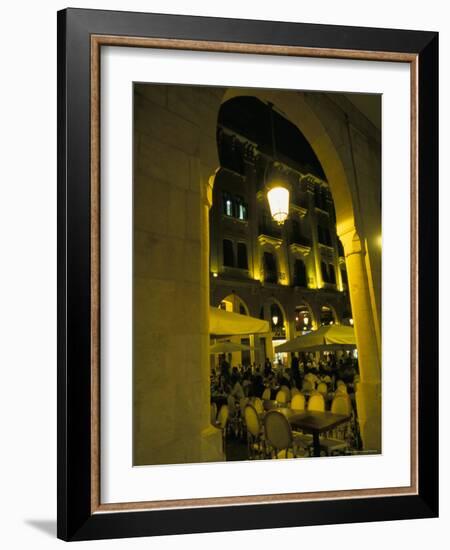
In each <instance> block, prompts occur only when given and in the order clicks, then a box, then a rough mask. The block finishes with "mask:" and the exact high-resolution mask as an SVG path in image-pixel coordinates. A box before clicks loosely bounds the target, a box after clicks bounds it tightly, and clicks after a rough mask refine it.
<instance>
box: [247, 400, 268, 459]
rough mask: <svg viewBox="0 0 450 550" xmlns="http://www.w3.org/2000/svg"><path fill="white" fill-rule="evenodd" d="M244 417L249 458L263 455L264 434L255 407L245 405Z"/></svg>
mask: <svg viewBox="0 0 450 550" xmlns="http://www.w3.org/2000/svg"><path fill="white" fill-rule="evenodd" d="M244 419H245V426H246V428H247V447H248V454H249V458H256V457H263V456H264V455H265V444H264V434H263V430H262V426H261V422H260V420H259V415H258V413H257V411H256V409H255V407H253V406H252V405H246V406H245V409H244Z"/></svg>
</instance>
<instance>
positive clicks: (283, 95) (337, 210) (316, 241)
mask: <svg viewBox="0 0 450 550" xmlns="http://www.w3.org/2000/svg"><path fill="white" fill-rule="evenodd" d="M243 96H244V97H245V98H246V100H247V103H248V105H250V104H251V103H252V102H254V100H255V98H256V99H257V100H259V101H260V102H261V103H263V104H266V105H273V106H275V108H276V110H277V112H278V113H281V112H282V113H283V115H284V117H285V118H286V119H288V120H289V121H290V122H291V123H292V125H293V126H295V127H297V128H298V129H299V130H300V131H301V134H302V135H303V136H304V138H305V141H306V142H307V143H308V145H309V146H310V147H311V150H312V152H313V157H314V158H315V159H317V162H318V164H319V165H320V167H321V168H322V170H323V175H324V176H325V177H324V183H325V184H326V185H321V186H315V187H314V186H313V189H314V190H313V195H314V198H313V204H314V209H315V211H316V212H317V224H316V227H315V229H314V231H313V233H312V237H313V238H312V242H311V243H310V244H311V250H312V252H313V254H311V259H312V261H311V264H312V265H311V267H312V269H311V270H308V271H307V277H308V287H309V288H322V289H324V290H327V291H328V290H332V289H336V291H339V292H343V291H345V290H348V296H349V297H350V300H351V306H350V309H351V310H352V317H351V319H352V322H353V326H354V329H355V334H356V341H357V346H358V359H359V370H360V373H361V383H360V384H359V386H358V387H359V395H358V396H357V403H358V409H359V411H360V413H361V414H360V422H361V431H362V437H363V440H364V444H365V446H366V447H368V448H373V449H378V450H380V449H381V392H380V389H381V368H380V365H381V337H380V334H381V332H380V330H381V329H380V304H381V277H380V273H381V256H380V254H379V250H376V249H375V248H374V247H373V246H372V245H371V243H372V241H373V242H375V237H374V236H375V235H376V234H377V233H378V234H379V232H380V225H379V224H380V223H381V221H380V220H381V218H380V212H379V201H378V198H376V199H375V201H374V200H372V198H371V197H367V193H366V192H365V191H364V189H363V188H362V183H361V182H360V181H359V180H358V179H357V178H356V177H355V173H356V172H357V168H355V160H354V152H353V142H352V135H351V134H352V129H351V127H350V126H349V125H348V123H347V126H345V124H344V127H343V128H342V127H341V128H340V127H339V125H337V124H335V125H334V126H333V124H330V123H329V121H328V120H327V118H326V115H325V114H324V113H325V111H324V110H323V104H322V103H321V100H320V98H318V97H319V96H314V94H311V95H309V94H302V93H298V92H288V91H284V90H283V91H277V90H257V91H255V90H254V89H247V90H244V89H228V90H227V91H226V92H225V93H224V96H223V98H222V106H223V105H224V104H225V103H227V102H230V101H231V100H235V101H237V100H238V99H239V98H242V97H243ZM317 98H318V99H317ZM249 116H250V115H249ZM260 119H261V121H262V120H263V119H264V117H260ZM247 122H248V120H247ZM242 124H244V119H242ZM260 124H262V125H264V123H263V122H260ZM242 130H243V128H241V131H242ZM261 131H266V135H267V126H266V125H264V127H263V128H262V130H261ZM342 132H344V135H345V136H346V138H345V139H346V140H347V141H346V143H345V146H342V135H343V134H342ZM311 172H312V173H313V174H312V175H311ZM265 173H266V172H264V171H262V174H263V175H264V174H265ZM314 175H315V176H316V177H317V173H316V174H314V170H313V169H311V171H310V172H309V175H308V177H307V178H305V180H304V185H305V186H308V185H310V184H311V182H313V181H314ZM288 179H289V178H288ZM288 183H289V182H288ZM376 185H378V186H379V185H380V182H379V181H377V183H376ZM264 191H265V179H264V177H263V178H259V192H260V193H261V195H263V194H264ZM330 192H331V196H332V201H331V202H330V201H329V200H328V196H329V194H330ZM327 193H328V195H327ZM363 195H364V196H366V197H367V199H368V200H367V201H364V202H362V201H361V197H362V196H363ZM377 201H378V202H377ZM299 202H300V201H299ZM375 203H376V204H375ZM300 209H301V205H300ZM328 219H330V220H333V223H335V226H336V232H337V237H338V238H336V237H333V234H332V232H331V231H330V226H329V224H328V223H327V220H328ZM369 219H370V222H369V223H368V222H367V220H369ZM263 223H264V229H265V233H267V234H269V235H268V236H269V237H270V239H271V240H272V241H273V242H275V240H277V239H278V241H280V240H282V236H281V235H280V230H279V228H273V227H270V225H271V224H270V221H268V220H267V218H263ZM377 224H378V225H377ZM292 226H293V232H295V231H296V229H297V232H298V227H295V226H296V224H295V223H294V224H292ZM369 235H370V238H367V237H368V236H369ZM305 245H306V246H304V248H303V250H302V253H307V252H308V244H307V243H305ZM332 247H334V248H336V250H337V253H336V257H335V258H331V257H330V254H329V253H328V251H329V250H330V248H332ZM280 250H281V248H280ZM263 267H264V264H263ZM272 267H273V266H272ZM297 270H298V271H297V273H296V270H295V263H294V265H292V266H289V265H288V266H286V265H280V266H279V267H278V272H279V279H280V275H281V274H282V273H286V274H288V275H287V278H292V280H293V281H295V282H298V280H296V277H297V274H298V273H300V270H302V268H301V266H300V265H299V264H297ZM255 271H257V270H255ZM272 271H273V270H272ZM289 274H290V275H289ZM260 278H261V280H264V276H262V277H260ZM272 280H274V277H273V276H272ZM302 282H303V281H302ZM288 284H291V282H290V281H289V283H288ZM343 293H344V294H345V292H343ZM327 315H328V314H327ZM324 317H325V316H324ZM349 319H350V318H349ZM331 320H333V322H336V321H337V316H336V314H335V313H334V315H333V318H332V319H331V317H330V318H328V319H325V318H324V322H331ZM290 323H292V319H290ZM349 324H350V322H349ZM369 419H370V420H369Z"/></svg>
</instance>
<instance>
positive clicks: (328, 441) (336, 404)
mask: <svg viewBox="0 0 450 550" xmlns="http://www.w3.org/2000/svg"><path fill="white" fill-rule="evenodd" d="M331 412H332V413H334V414H342V415H345V416H349V417H351V415H352V404H351V401H350V398H349V396H348V395H347V394H346V393H337V394H336V396H335V398H334V399H333V401H332V403H331ZM350 429H351V426H350V419H349V422H346V423H345V424H341V425H340V426H338V427H337V428H335V429H334V430H333V431H332V432H331V435H329V434H327V435H326V437H323V438H320V448H321V450H322V451H324V453H325V454H326V455H327V456H331V455H336V454H346V453H347V452H348V450H349V444H348V438H349V435H350Z"/></svg>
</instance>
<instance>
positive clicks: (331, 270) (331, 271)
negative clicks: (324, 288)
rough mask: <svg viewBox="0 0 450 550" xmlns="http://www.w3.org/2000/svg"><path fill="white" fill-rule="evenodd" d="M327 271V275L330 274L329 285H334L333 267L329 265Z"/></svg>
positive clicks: (334, 274) (334, 273)
mask: <svg viewBox="0 0 450 550" xmlns="http://www.w3.org/2000/svg"><path fill="white" fill-rule="evenodd" d="M328 270H329V273H330V283H332V284H334V285H335V284H336V271H335V270H334V265H333V264H329V266H328Z"/></svg>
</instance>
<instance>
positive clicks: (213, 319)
mask: <svg viewBox="0 0 450 550" xmlns="http://www.w3.org/2000/svg"><path fill="white" fill-rule="evenodd" d="M267 332H270V327H269V323H268V321H264V320H263V319H258V318H257V317H250V316H249V315H241V314H239V313H230V312H229V311H224V310H223V309H219V308H217V307H210V308H209V333H210V334H211V335H213V336H233V335H238V334H262V333H267Z"/></svg>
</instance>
